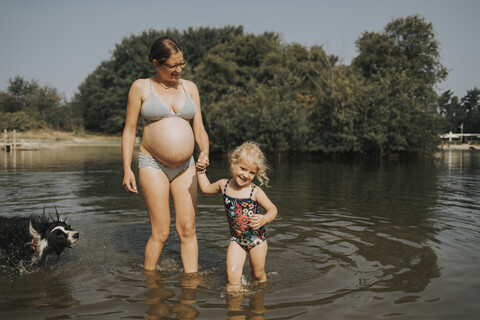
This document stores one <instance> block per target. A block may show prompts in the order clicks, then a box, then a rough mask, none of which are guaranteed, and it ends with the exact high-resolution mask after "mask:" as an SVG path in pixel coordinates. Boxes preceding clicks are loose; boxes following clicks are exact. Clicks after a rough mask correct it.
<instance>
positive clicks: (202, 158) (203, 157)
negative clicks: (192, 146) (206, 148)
mask: <svg viewBox="0 0 480 320" xmlns="http://www.w3.org/2000/svg"><path fill="white" fill-rule="evenodd" d="M209 164H210V161H209V159H208V154H205V153H204V152H200V155H199V156H198V160H197V165H196V167H197V170H198V171H199V172H205V170H207V167H208V165H209Z"/></svg>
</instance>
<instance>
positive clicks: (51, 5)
mask: <svg viewBox="0 0 480 320" xmlns="http://www.w3.org/2000/svg"><path fill="white" fill-rule="evenodd" d="M479 12H480V1H478V0H401V1H399V0H236V1H232V0H182V1H164V0H0V91H5V90H7V88H8V80H9V79H13V78H14V77H15V76H21V77H23V78H24V79H26V80H28V81H30V80H36V81H38V82H39V84H40V85H41V86H47V85H48V86H52V87H54V88H56V89H57V90H58V92H59V93H60V94H63V95H64V96H65V98H66V99H67V100H69V99H71V98H72V97H73V95H74V93H75V92H78V86H79V85H80V84H81V83H82V82H83V81H84V79H85V78H86V77H87V76H88V74H90V73H91V72H93V71H94V70H95V68H96V67H97V66H98V65H99V64H100V63H101V62H102V61H104V60H109V59H110V57H111V54H112V52H113V51H114V49H115V44H118V43H120V42H121V41H122V39H123V38H124V37H128V36H131V35H139V34H140V33H141V32H142V31H144V30H148V29H155V30H166V29H167V28H176V29H178V30H180V31H183V30H186V29H187V28H189V27H193V28H196V27H224V26H227V25H233V26H239V25H242V26H243V27H244V31H245V32H246V33H253V34H262V33H263V32H265V31H272V32H276V33H278V34H280V35H281V37H282V39H283V40H284V41H285V42H288V43H292V42H296V43H299V44H301V45H304V46H306V47H310V46H312V45H321V46H323V48H324V49H325V51H326V52H327V53H328V54H334V55H336V56H338V57H339V59H340V62H341V63H343V64H347V65H348V64H350V63H351V60H352V58H354V57H355V56H357V55H358V51H357V50H356V47H355V41H356V40H357V39H358V38H359V37H361V35H362V33H363V32H366V31H368V32H382V31H383V30H384V28H385V26H386V25H387V24H388V23H389V22H390V21H392V20H393V19H395V18H404V17H407V16H409V15H414V14H419V15H422V16H423V17H424V18H425V19H426V21H427V22H430V23H432V25H433V28H434V30H435V36H436V40H438V41H439V42H440V56H441V63H442V64H443V65H444V66H445V67H446V68H447V69H448V70H449V75H448V77H447V79H446V80H445V81H443V82H442V83H440V84H439V86H438V88H437V91H438V92H443V91H445V90H451V91H453V93H454V95H456V96H458V97H459V98H461V97H463V96H465V95H466V94H467V91H468V90H471V89H473V88H474V87H477V88H480V41H479V40H480V36H479V35H478V34H479V32H480V19H478V13H479ZM147 56H148V53H147V52H146V53H145V57H147Z"/></svg>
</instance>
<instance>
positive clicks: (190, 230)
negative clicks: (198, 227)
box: [176, 221, 196, 239]
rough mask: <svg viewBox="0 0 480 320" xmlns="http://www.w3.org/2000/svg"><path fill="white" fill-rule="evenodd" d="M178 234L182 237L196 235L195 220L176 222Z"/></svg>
mask: <svg viewBox="0 0 480 320" xmlns="http://www.w3.org/2000/svg"><path fill="white" fill-rule="evenodd" d="M176 229H177V233H178V236H179V237H180V238H182V239H189V238H193V237H195V236H196V231H195V222H194V221H193V222H190V221H189V222H186V223H181V224H180V223H177V225H176Z"/></svg>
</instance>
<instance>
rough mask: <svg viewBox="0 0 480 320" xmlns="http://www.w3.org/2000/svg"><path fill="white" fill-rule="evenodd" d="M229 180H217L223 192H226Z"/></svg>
mask: <svg viewBox="0 0 480 320" xmlns="http://www.w3.org/2000/svg"><path fill="white" fill-rule="evenodd" d="M228 181H230V179H220V180H218V181H217V183H218V187H219V188H220V191H221V192H222V194H224V193H225V187H226V186H227V183H228Z"/></svg>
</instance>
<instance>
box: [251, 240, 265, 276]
mask: <svg viewBox="0 0 480 320" xmlns="http://www.w3.org/2000/svg"><path fill="white" fill-rule="evenodd" d="M267 251H268V245H267V241H266V240H265V241H264V242H263V243H262V244H260V245H258V246H256V247H254V248H252V249H251V250H250V252H249V255H250V267H251V273H252V276H253V277H254V278H255V280H257V281H258V282H259V283H262V282H266V281H267V275H266V274H265V260H266V258H267Z"/></svg>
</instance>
